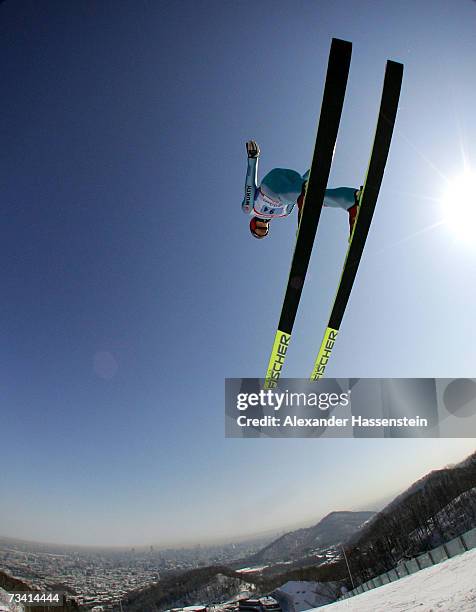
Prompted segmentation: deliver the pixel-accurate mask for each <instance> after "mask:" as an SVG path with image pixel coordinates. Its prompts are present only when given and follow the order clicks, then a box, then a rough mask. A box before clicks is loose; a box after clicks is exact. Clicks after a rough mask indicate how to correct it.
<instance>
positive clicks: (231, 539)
mask: <svg viewBox="0 0 476 612" xmlns="http://www.w3.org/2000/svg"><path fill="white" fill-rule="evenodd" d="M475 450H476V446H474V447H473V450H472V451H470V452H469V453H467V454H464V455H463V456H462V457H460V458H459V459H456V460H454V462H452V463H450V464H448V463H446V464H444V465H435V466H434V467H433V468H431V469H430V470H429V471H428V472H425V473H424V474H421V476H420V477H419V478H421V477H423V476H425V475H426V474H428V473H429V472H431V471H432V470H436V469H442V468H445V467H448V466H449V465H454V464H455V463H459V462H460V461H461V460H464V459H465V458H466V457H468V456H469V455H471V454H472V453H473V452H474V451H475ZM455 457H459V455H458V454H455ZM419 478H417V479H415V480H412V481H411V482H408V484H407V485H406V486H404V487H403V488H402V489H398V490H396V491H393V492H392V493H387V494H386V495H385V496H383V497H381V498H377V499H376V500H372V501H369V502H368V503H367V504H366V505H364V506H362V507H354V508H336V509H334V510H330V511H329V512H326V513H325V514H323V515H322V516H320V517H318V518H314V519H312V518H310V517H309V518H308V519H307V520H306V521H304V522H302V521H301V522H299V523H295V524H294V523H289V524H286V525H285V524H283V525H282V526H280V527H275V528H274V529H268V530H266V531H260V532H254V533H253V532H249V533H244V534H241V535H235V536H233V534H230V535H229V536H228V539H226V538H225V537H221V538H218V539H216V538H215V539H214V538H213V537H212V538H208V539H207V540H203V539H200V538H199V537H198V536H197V539H196V540H194V541H193V540H192V541H190V542H179V541H175V542H172V541H171V542H168V543H166V542H163V543H161V542H153V541H147V542H142V543H134V542H131V543H130V544H128V545H122V546H119V545H116V546H114V545H112V546H111V545H109V546H107V545H101V544H77V543H74V542H45V541H38V540H23V539H21V538H14V537H11V536H5V535H4V534H2V533H0V540H8V539H11V540H17V541H19V542H23V543H25V544H38V545H44V546H48V545H51V546H57V547H65V548H75V547H76V548H85V549H86V548H87V549H97V550H111V551H112V550H117V551H119V550H130V549H131V548H136V549H141V548H145V549H148V548H149V547H150V546H153V547H154V549H155V550H165V549H173V548H177V549H187V548H194V547H196V546H205V547H206V546H214V545H226V544H233V543H238V542H246V541H253V540H259V539H261V538H265V537H272V538H274V537H276V538H277V537H279V536H280V535H281V534H282V533H287V532H290V531H294V530H296V529H301V528H306V527H311V526H313V525H315V524H317V523H319V522H320V521H321V520H322V519H323V518H325V516H327V515H328V514H330V513H332V512H346V511H351V512H363V511H370V512H379V511H380V510H382V509H383V508H384V507H385V506H386V505H387V504H388V503H390V502H391V501H392V500H393V499H395V498H396V497H397V496H398V495H400V494H401V493H403V492H404V491H405V490H406V489H408V488H409V487H410V486H411V485H412V484H413V483H414V482H416V481H417V480H418V479H419Z"/></svg>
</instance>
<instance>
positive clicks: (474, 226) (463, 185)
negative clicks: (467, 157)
mask: <svg viewBox="0 0 476 612" xmlns="http://www.w3.org/2000/svg"><path fill="white" fill-rule="evenodd" d="M443 208H444V213H445V220H446V222H447V224H448V225H449V226H450V227H451V228H452V230H453V231H454V232H455V233H456V234H457V235H458V237H460V238H462V239H464V240H465V241H466V240H468V241H469V240H473V241H474V242H475V244H476V239H475V230H476V173H475V172H465V173H464V174H462V175H461V176H459V177H456V178H455V179H453V180H452V181H450V182H449V185H448V188H447V190H446V193H445V195H444V196H443Z"/></svg>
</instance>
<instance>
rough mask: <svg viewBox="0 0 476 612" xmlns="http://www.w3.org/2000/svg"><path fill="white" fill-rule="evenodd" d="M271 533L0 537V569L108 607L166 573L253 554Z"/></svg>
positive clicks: (225, 562) (81, 600)
mask: <svg viewBox="0 0 476 612" xmlns="http://www.w3.org/2000/svg"><path fill="white" fill-rule="evenodd" d="M273 537H276V534H274V536H271V535H270V536H268V537H258V538H255V539H252V540H248V541H244V542H235V543H229V544H223V545H213V546H200V545H197V546H194V547H190V548H176V549H174V548H167V549H159V548H158V547H156V546H149V547H147V548H144V547H140V548H139V547H138V548H129V549H117V550H116V549H102V550H101V549H96V548H74V547H71V546H65V547H62V546H59V545H47V544H39V543H30V542H23V541H16V540H12V539H10V538H8V539H7V538H0V570H1V571H4V572H7V573H9V574H11V575H13V576H16V577H18V578H20V579H22V580H24V581H26V582H29V583H31V584H32V585H34V586H35V587H37V588H39V589H41V590H42V591H48V590H51V589H52V587H54V588H55V589H56V590H61V589H63V590H64V591H65V592H69V593H70V594H71V595H72V596H74V599H75V601H76V602H77V603H78V604H79V605H81V606H93V605H108V604H109V605H110V604H113V603H115V602H116V603H117V602H119V601H120V600H122V599H123V598H124V597H125V596H126V595H127V594H128V593H130V592H131V591H135V590H138V589H142V588H144V587H147V586H151V585H153V584H156V583H157V582H158V581H159V580H160V578H161V576H162V577H163V576H164V575H165V574H167V573H168V572H174V571H184V570H190V569H195V568H198V567H206V566H208V565H229V564H232V563H233V562H235V561H238V560H239V559H243V558H246V557H248V556H249V555H252V554H254V553H256V552H257V551H258V550H260V549H261V548H262V547H263V546H265V545H266V544H267V543H269V542H270V541H271V540H272V539H273Z"/></svg>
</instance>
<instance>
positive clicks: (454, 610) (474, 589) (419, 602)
mask: <svg viewBox="0 0 476 612" xmlns="http://www.w3.org/2000/svg"><path fill="white" fill-rule="evenodd" d="M475 576H476V549H474V550H470V551H469V552H466V553H464V554H462V555H458V556H457V557H453V558H452V559H448V561H445V562H444V563H439V564H438V565H434V566H433V567H429V568H427V569H424V570H421V571H420V572H417V573H415V574H412V575H411V576H406V577H405V578H401V579H400V580H397V581H395V582H392V583H390V584H386V585H385V586H382V587H378V588H376V589H373V590H371V591H367V592H366V593H363V594H362V595H357V596H355V597H350V598H349V599H345V600H344V601H340V602H338V603H334V604H330V605H327V606H322V607H320V608H315V610H316V612H324V611H325V612H397V611H401V610H405V612H411V611H412V610H418V612H431V611H433V610H444V611H445V612H474V611H475V610H476V580H475Z"/></svg>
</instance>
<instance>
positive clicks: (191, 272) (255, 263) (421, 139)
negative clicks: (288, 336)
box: [0, 0, 476, 545]
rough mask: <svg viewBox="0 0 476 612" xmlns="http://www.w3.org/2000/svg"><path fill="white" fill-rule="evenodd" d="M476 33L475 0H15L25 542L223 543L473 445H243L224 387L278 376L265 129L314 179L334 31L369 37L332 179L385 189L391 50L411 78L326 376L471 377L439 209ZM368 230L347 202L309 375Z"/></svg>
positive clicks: (7, 101)
mask: <svg viewBox="0 0 476 612" xmlns="http://www.w3.org/2000/svg"><path fill="white" fill-rule="evenodd" d="M475 25H476V4H475V3H474V2H471V1H470V0H467V1H465V0H460V1H457V2H452V3H449V2H446V1H439V0H437V1H435V2H432V3H431V7H430V6H429V3H425V2H420V3H415V2H410V1H409V2H407V1H399V2H389V1H386V0H385V1H382V2H379V3H376V2H365V1H362V2H359V3H349V2H348V1H347V0H342V1H340V0H338V1H319V2H318V1H315V2H258V3H254V2H216V1H211V0H209V1H208V0H207V1H205V2H200V3H196V2H191V1H187V2H159V1H158V2H147V1H133V0H130V1H124V2H121V3H116V2H112V1H104V2H100V3H99V2H94V3H93V2H91V3H79V2H76V3H70V2H68V3H65V2H60V1H54V0H51V1H50V0H48V1H46V2H43V3H41V6H40V3H37V2H33V1H23V0H16V1H15V2H13V1H7V2H4V3H2V4H1V6H0V52H1V56H2V58H3V61H2V63H1V65H0V79H1V82H2V84H3V92H4V94H3V104H2V116H1V119H0V129H1V136H2V143H3V147H2V150H1V153H0V178H1V180H0V184H1V187H0V193H1V201H2V224H1V225H0V232H1V233H0V248H1V257H2V262H3V265H2V277H1V280H2V295H3V299H2V306H1V334H2V343H1V347H2V348H1V352H0V363H1V369H0V376H1V388H2V401H1V404H0V419H1V421H0V422H1V440H2V443H1V446H0V460H1V465H2V468H3V469H2V470H1V474H0V486H2V487H4V490H6V491H7V492H8V494H7V495H5V496H2V500H1V501H0V534H2V535H9V536H17V537H25V538H30V539H37V540H48V541H56V542H72V543H84V544H92V543H95V544H112V545H116V544H117V545H122V544H141V543H150V542H152V543H161V542H164V543H171V542H178V541H180V542H182V541H187V542H188V541H201V542H202V543H203V542H205V541H207V540H208V539H211V538H222V539H226V538H227V537H231V536H234V535H237V534H238V535H239V534H248V533H254V532H259V531H263V530H266V529H269V528H281V527H286V526H288V525H294V524H300V523H305V522H308V523H311V522H313V521H314V522H315V521H317V520H318V519H319V518H320V517H321V516H323V515H324V514H325V513H327V512H329V511H332V510H338V509H352V508H356V509H357V508H358V509H360V508H368V507H370V506H371V505H372V503H375V502H376V501H378V500H380V499H382V498H384V497H385V496H387V495H390V494H392V493H394V492H398V491H399V490H400V489H401V488H402V487H404V486H406V485H407V484H409V483H410V482H411V481H413V480H414V479H415V478H418V477H419V476H421V475H422V474H423V473H425V472H426V471H428V470H429V469H432V468H433V467H439V466H442V465H445V464H446V463H448V462H450V461H454V460H457V459H459V458H462V457H463V456H465V455H466V454H468V453H469V452H470V451H472V450H473V449H474V440H447V441H446V440H435V441H431V440H421V441H414V440H380V441H379V440H340V441H337V440H302V441H299V440H297V441H296V440H225V439H224V438H223V421H224V415H223V385H224V378H225V377H241V376H250V377H256V376H263V375H264V370H265V368H266V364H267V360H268V357H269V352H270V349H271V343H272V339H273V337H274V333H275V327H276V325H277V321H278V318H279V312H280V308H281V302H282V298H283V292H284V284H285V281H286V278H287V273H288V269H289V261H290V256H291V252H292V248H293V240H294V236H295V229H296V227H295V219H288V220H284V221H280V222H276V223H275V224H273V226H272V228H271V233H270V237H269V239H267V240H265V241H257V240H254V239H253V238H252V237H251V236H250V235H249V232H248V229H247V219H246V217H245V216H244V215H243V214H242V212H241V208H240V203H241V200H242V197H243V187H244V176H245V171H246V154H245V147H244V143H245V141H246V140H247V139H249V138H254V139H255V140H257V141H258V143H259V144H260V146H261V149H262V156H261V160H260V164H261V165H260V176H263V174H264V173H265V172H267V171H268V170H270V169H271V168H273V167H275V166H281V167H290V168H294V169H296V170H300V171H302V172H303V171H304V170H306V169H307V168H308V165H309V160H310V159H311V156H312V150H313V145H314V139H315V130H316V125H317V118H318V113H319V108H320V102H321V96H322V88H323V82H324V77H325V69H326V64H327V57H328V51H329V45H330V40H331V38H332V37H333V36H334V37H338V38H343V39H347V40H350V41H352V42H353V45H354V47H353V59H352V65H351V73H350V78H349V85H348V89H347V97H346V102H345V105H344V112H343V117H342V122H341V128H340V132H339V140H338V144H337V149H336V153H335V158H334V166H333V169H332V173H331V178H330V185H331V186H346V185H349V186H354V185H355V186H358V185H359V184H361V182H362V180H363V176H364V174H365V169H366V165H367V161H368V156H369V152H370V147H371V143H372V139H373V132H374V127H375V121H376V116H377V110H378V104H379V97H380V92H381V87H382V80H383V72H384V67H385V61H386V59H387V58H391V59H395V60H398V61H401V62H403V63H404V64H405V76H404V85H403V90H402V98H401V107H400V110H399V115H398V119H397V126H396V130H395V135H394V140H393V144H392V149H391V154H390V158H389V162H388V167H387V173H386V176H385V178H384V183H383V186H382V190H381V197H380V200H379V204H378V208H377V211H376V213H375V217H374V222H373V225H372V231H371V235H370V236H369V239H368V243H367V246H366V252H365V254H364V258H363V260H362V266H361V270H360V272H359V276H358V282H357V283H356V286H355V288H354V290H353V293H352V296H351V300H350V303H349V307H348V310H347V313H346V316H345V318H344V322H343V324H342V326H341V334H340V336H339V340H338V343H337V344H336V347H335V350H334V354H333V359H332V362H331V363H330V364H329V367H328V369H327V372H326V374H327V375H328V376H341V377H348V376H352V377H362V376H372V377H380V376H388V377H390V376H395V377H407V376H431V377H433V376H435V377H439V376H442V377H465V376H473V375H474V363H475V350H476V349H475V342H474V341H475V331H474V316H473V312H474V308H473V304H474V301H475V299H476V282H475V280H476V278H475V276H476V273H475V270H476V267H475V265H476V249H475V248H474V240H473V242H471V240H470V241H468V240H463V237H462V235H461V233H458V231H455V230H454V229H453V228H452V226H451V224H450V223H448V222H445V217H444V214H443V209H442V203H441V198H442V197H443V194H444V193H445V191H446V190H447V185H448V181H451V180H452V179H453V178H454V177H456V176H458V175H459V174H460V173H461V172H462V171H463V169H464V164H465V160H466V164H467V165H468V164H469V165H471V164H472V165H473V167H474V166H476V151H475V144H474V143H475V142H476V120H475V116H474V108H475V107H476V85H475V77H474V57H476V39H475V37H474V28H475ZM469 223H470V221H469V220H468V224H469ZM347 232H348V229H347V218H346V215H345V214H344V213H341V211H336V210H325V211H324V213H323V215H322V217H321V223H320V227H319V231H318V236H317V242H316V247H315V249H314V251H313V257H312V261H311V265H310V271H309V274H308V278H307V283H306V287H305V291H304V293H303V298H302V301H301V306H300V310H299V313H298V317H297V320H296V325H295V328H294V334H293V339H292V344H291V348H290V350H289V354H288V359H287V363H286V375H287V376H299V377H300V376H306V375H308V374H309V373H310V369H311V366H312V364H313V360H314V357H315V353H316V350H317V348H318V345H319V343H320V340H321V334H322V332H323V329H324V326H325V323H326V321H327V317H328V314H329V310H330V306H331V302H332V298H333V295H334V292H335V287H336V282H337V280H338V277H339V274H340V267H341V263H342V261H343V258H344V254H345V249H346V244H347V243H346V240H347ZM473 233H474V232H473ZM363 475H364V476H365V478H364V481H365V482H364V483H362V481H361V479H362V476H363ZM242 491H247V492H252V493H253V497H254V499H255V500H256V505H253V507H250V505H249V503H248V502H244V501H243V502H241V501H240V498H241V495H240V492H242ZM245 499H246V497H245ZM263 508H266V512H262V509H263Z"/></svg>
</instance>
